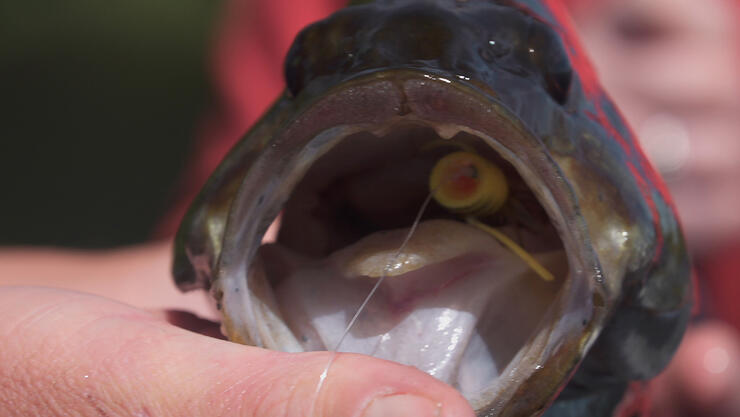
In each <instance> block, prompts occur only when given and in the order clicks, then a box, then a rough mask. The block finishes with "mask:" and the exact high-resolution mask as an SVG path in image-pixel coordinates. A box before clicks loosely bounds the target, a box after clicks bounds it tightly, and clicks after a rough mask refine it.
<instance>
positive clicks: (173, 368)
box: [0, 287, 473, 417]
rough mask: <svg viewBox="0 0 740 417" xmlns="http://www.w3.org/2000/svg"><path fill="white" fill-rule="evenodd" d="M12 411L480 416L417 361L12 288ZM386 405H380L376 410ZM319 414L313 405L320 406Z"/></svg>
mask: <svg viewBox="0 0 740 417" xmlns="http://www.w3.org/2000/svg"><path fill="white" fill-rule="evenodd" d="M0 317H2V320H0V415H3V416H25V415H70V414H71V415H82V416H101V415H105V416H113V415H122V416H175V415H187V416H194V417H198V416H233V415H244V416H250V417H268V416H269V417H288V416H290V417H308V412H309V410H310V409H311V405H312V402H313V400H314V399H316V404H315V408H314V416H323V417H340V416H341V417H355V416H356V417H362V416H368V417H375V416H385V417H392V416H396V415H398V416H401V415H403V416H420V417H421V416H440V417H452V416H455V417H472V416H473V413H472V411H471V409H470V407H469V406H468V405H467V403H466V402H465V400H464V399H463V398H462V397H461V396H460V395H459V394H458V393H457V392H456V391H454V390H453V389H452V388H450V387H449V386H447V385H445V384H442V383H441V382H439V381H437V380H435V379H434V378H432V377H430V376H428V375H426V374H423V373H421V372H419V371H418V370H415V369H413V368H411V367H406V366H402V365H399V364H395V363H392V362H387V361H382V360H378V359H374V358H370V357H366V356H361V355H344V354H342V355H338V356H337V358H336V360H335V362H334V365H333V366H332V367H331V369H330V371H329V373H328V376H327V377H326V380H325V383H324V384H323V388H322V390H321V392H320V393H319V394H318V395H316V387H317V385H316V384H317V382H318V379H319V376H320V374H321V373H322V372H323V371H324V368H325V366H326V363H327V361H328V359H329V356H328V355H329V354H328V353H326V352H317V353H303V354H288V353H280V352H271V351H266V350H262V349H258V348H254V347H247V346H241V345H237V344H234V343H230V342H226V341H222V340H217V339H213V338H209V337H204V336H201V335H198V334H195V333H192V332H188V331H185V330H182V329H179V328H177V327H174V326H171V325H169V324H167V323H164V322H163V321H162V320H161V319H160V318H157V317H155V316H154V315H151V314H149V313H147V312H144V311H140V310H136V309H134V308H131V307H128V306H125V305H122V304H118V303H116V302H113V301H109V300H106V299H103V298H98V297H95V296H90V295H85V294H80V293H72V292H65V291H61V290H53V289H42V288H23V287H15V288H0ZM373 413H374V414H373ZM314 416H311V417H314Z"/></svg>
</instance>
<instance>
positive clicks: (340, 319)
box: [263, 220, 565, 397]
mask: <svg viewBox="0 0 740 417" xmlns="http://www.w3.org/2000/svg"><path fill="white" fill-rule="evenodd" d="M406 233H407V230H405V229H397V230H392V231H387V232H376V233H374V234H371V235H370V236H367V237H366V238H363V239H362V240H360V241H358V242H356V243H355V244H353V245H351V246H349V247H346V248H344V249H341V250H339V251H336V252H334V253H332V254H331V255H330V256H329V257H327V258H325V259H322V260H311V259H306V258H304V257H301V256H300V255H297V254H295V253H291V252H290V251H289V250H286V249H284V248H281V247H280V246H279V245H272V246H269V247H264V248H263V253H264V252H270V253H269V255H266V256H267V257H269V258H271V260H272V261H273V262H281V263H282V264H283V265H284V266H285V268H284V276H282V277H280V284H279V285H278V286H277V288H276V289H275V294H276V297H277V300H278V304H279V306H280V310H281V312H282V314H283V318H284V320H285V321H286V323H287V324H288V326H289V327H290V328H291V329H292V330H293V332H294V334H295V335H296V337H297V339H298V340H299V341H300V343H301V344H302V345H303V347H304V349H306V350H330V349H334V348H336V347H337V344H338V342H339V340H340V338H341V337H342V334H343V333H344V331H345V329H346V327H347V324H348V323H349V322H350V320H351V318H352V316H353V315H354V314H355V312H356V311H357V309H358V306H360V305H361V303H362V301H363V300H364V298H365V297H366V296H367V294H368V293H369V291H370V289H371V288H372V286H373V285H374V284H375V282H376V280H378V279H380V278H381V276H382V275H383V270H384V269H385V268H386V265H387V264H388V262H389V261H390V260H392V259H393V258H394V255H395V253H396V250H397V248H398V247H399V246H400V245H401V243H402V241H403V239H404V238H405V235H406ZM537 258H538V260H539V261H540V262H541V263H542V264H543V265H545V266H546V267H548V268H550V269H551V270H553V271H557V272H560V273H561V274H562V273H563V269H564V267H565V265H564V262H565V259H564V255H563V253H562V252H561V251H554V252H548V253H543V254H539V255H537ZM387 275H388V276H387V277H386V278H385V279H384V281H383V283H382V284H381V285H380V287H379V288H378V291H377V293H376V294H375V295H374V297H372V298H371V299H370V302H369V303H368V304H367V307H366V309H365V311H364V312H363V314H361V316H360V318H359V319H358V321H357V322H356V323H355V325H354V326H353V327H352V328H351V329H350V331H349V332H348V333H347V336H346V337H345V339H344V340H343V342H342V344H341V346H339V349H338V350H339V351H345V352H355V353H363V354H367V355H372V356H375V357H378V358H382V359H388V360H392V361H396V362H399V363H403V364H406V365H411V366H414V367H416V368H418V369H420V370H422V371H424V372H427V373H428V374H430V375H433V376H435V377H437V378H438V379H440V380H442V381H444V382H446V383H448V384H450V385H452V386H454V387H456V388H457V389H459V390H460V391H461V392H462V393H463V395H465V396H468V397H469V396H473V395H475V394H476V393H478V392H480V391H481V390H483V389H485V388H486V387H487V386H488V385H490V384H491V383H492V381H494V380H495V379H496V378H497V377H498V375H499V374H500V372H501V371H502V370H503V369H504V368H505V367H506V365H507V364H508V363H509V361H511V359H512V358H513V357H514V355H515V354H516V352H517V351H518V350H519V349H520V348H521V347H522V346H524V344H525V343H526V341H527V339H528V338H529V336H530V335H531V334H532V332H533V331H534V330H535V328H536V326H537V325H538V324H539V322H540V320H541V319H542V317H543V316H544V314H545V312H546V310H547V308H548V307H549V305H550V304H551V302H552V300H553V298H554V295H555V294H556V293H557V289H558V288H559V285H560V283H559V282H545V281H544V280H542V279H541V278H540V277H539V276H538V275H537V274H535V273H534V272H533V271H532V270H531V269H530V268H529V266H528V265H527V264H526V263H525V262H523V261H522V260H521V259H519V258H517V257H514V256H512V254H511V253H510V252H509V251H508V250H507V249H506V248H504V247H502V246H501V245H500V244H499V243H498V242H497V241H496V240H494V239H493V238H492V237H491V236H489V235H488V234H486V233H484V232H482V231H480V230H478V229H476V228H474V227H472V226H469V225H466V224H464V223H461V222H455V221H451V220H428V221H425V222H423V223H421V224H420V225H419V227H418V229H417V231H416V233H415V234H414V235H413V237H412V238H411V240H410V241H409V243H408V245H407V246H406V249H405V250H404V251H403V253H402V255H401V256H399V257H398V262H397V263H396V264H395V265H393V266H392V267H391V269H390V270H389V273H388V274H387ZM561 276H562V275H561Z"/></svg>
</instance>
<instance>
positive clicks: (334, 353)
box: [308, 190, 436, 417]
mask: <svg viewBox="0 0 740 417" xmlns="http://www.w3.org/2000/svg"><path fill="white" fill-rule="evenodd" d="M435 191H436V190H432V191H430V192H429V194H428V195H427V197H426V198H425V199H424V202H423V203H422V204H421V207H419V211H418V212H417V213H416V218H414V222H413V223H412V224H411V228H409V231H408V233H406V237H405V238H404V240H403V242H402V243H401V245H400V246H399V247H398V249H396V252H395V253H394V254H393V256H392V257H391V258H390V259H389V260H388V262H387V263H386V264H385V267H384V268H383V272H382V273H381V275H380V278H378V280H377V281H376V282H375V285H373V288H372V289H371V290H370V292H369V293H368V294H367V296H366V297H365V299H364V300H363V301H362V304H360V307H359V308H358V309H357V311H356V312H355V314H354V316H352V319H351V320H350V321H349V323H348V324H347V327H345V329H344V332H343V333H342V336H341V337H340V338H339V341H337V343H336V344H335V345H334V348H333V349H332V350H330V351H329V352H331V354H330V356H329V361H328V362H327V363H326V367H325V368H324V371H323V372H322V373H321V375H320V376H319V382H318V384H317V385H316V392H315V393H314V397H313V400H312V401H311V409H310V412H309V414H308V416H309V417H313V415H314V411H315V409H316V401H317V400H318V398H319V394H321V389H322V388H323V387H324V381H326V377H327V375H328V374H329V369H331V366H332V365H333V364H334V360H335V359H336V357H337V353H338V352H339V348H340V347H341V346H342V342H344V339H345V338H346V337H347V335H348V334H349V332H350V331H351V330H352V327H354V325H355V323H356V322H357V319H358V318H359V317H360V314H362V312H363V311H364V310H365V308H366V307H367V304H368V303H369V302H370V300H371V299H372V298H373V296H374V295H375V292H376V291H378V288H379V287H380V285H381V284H382V283H383V281H385V278H386V277H387V276H388V274H389V273H390V272H391V270H392V268H393V267H394V266H396V265H398V259H399V258H400V256H401V254H402V253H403V251H404V249H406V245H408V243H409V241H410V240H411V237H413V236H414V234H415V233H416V229H417V228H418V226H419V223H420V222H421V217H422V216H423V215H424V212H425V211H426V209H427V206H429V202H431V201H432V197H433V195H434V192H435Z"/></svg>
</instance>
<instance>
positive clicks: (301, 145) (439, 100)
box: [212, 71, 606, 415]
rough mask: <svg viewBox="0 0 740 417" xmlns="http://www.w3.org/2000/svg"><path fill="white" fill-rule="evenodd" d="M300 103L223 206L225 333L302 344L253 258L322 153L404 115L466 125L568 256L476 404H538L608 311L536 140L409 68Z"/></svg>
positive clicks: (560, 187)
mask: <svg viewBox="0 0 740 417" xmlns="http://www.w3.org/2000/svg"><path fill="white" fill-rule="evenodd" d="M297 105H301V106H303V107H301V108H299V109H295V108H293V109H288V110H290V111H296V110H297V113H298V114H297V116H295V117H293V118H288V119H287V120H284V121H283V122H281V124H280V127H279V128H276V129H274V130H271V131H270V132H269V133H270V135H271V136H272V138H271V139H270V142H269V143H270V145H269V146H268V147H266V148H265V149H264V150H263V151H262V152H261V154H260V155H259V156H258V157H257V158H256V159H255V160H254V163H253V164H252V166H251V167H250V168H249V169H248V170H247V171H245V174H244V177H243V180H241V184H240V185H239V188H238V191H237V192H236V193H235V195H234V197H233V200H232V201H231V204H230V209H229V211H228V218H227V221H226V225H225V227H224V228H223V236H221V239H220V241H221V242H223V247H222V249H220V251H219V253H218V255H217V256H215V257H214V259H218V260H219V261H218V263H217V264H215V265H214V268H213V271H212V272H213V282H212V292H213V293H214V295H215V296H216V298H217V299H218V301H219V304H220V305H221V309H222V312H223V313H224V330H225V332H226V334H227V336H229V338H230V339H232V340H235V341H239V342H243V343H249V344H254V345H257V346H263V347H269V348H274V349H282V350H287V351H302V350H303V349H304V348H303V347H302V346H301V344H300V343H297V342H296V340H295V337H294V335H293V332H292V331H291V329H290V328H289V327H288V326H287V325H286V324H285V323H284V321H283V320H281V319H280V313H279V312H280V307H279V305H278V303H277V301H276V300H275V298H274V296H273V294H272V293H271V287H270V285H269V283H268V282H267V281H266V280H265V279H261V278H260V277H264V276H265V274H264V273H263V272H260V271H259V268H261V266H260V265H259V263H255V262H254V261H255V259H256V255H257V250H258V247H259V242H260V240H261V237H262V235H263V234H264V232H265V230H266V229H267V227H268V226H269V224H270V223H271V222H272V221H273V220H274V219H275V217H276V216H277V214H278V213H279V211H280V210H281V209H282V207H283V206H284V205H285V203H286V201H288V199H289V197H290V195H291V192H292V190H293V189H294V188H295V187H296V186H297V184H298V183H299V181H300V180H301V179H302V178H303V176H304V175H305V173H306V172H307V171H308V170H309V169H310V168H311V166H312V165H313V164H314V162H315V161H316V160H317V159H318V158H319V157H321V156H322V155H323V154H325V153H326V152H328V151H329V150H330V149H332V148H333V147H334V146H336V145H337V144H338V143H340V142H341V141H342V139H343V138H346V137H347V136H349V135H352V134H354V133H357V132H372V133H373V134H375V135H378V136H382V135H384V134H386V133H387V132H389V131H391V130H392V129H393V128H395V127H396V126H398V125H399V124H404V123H415V124H421V125H424V126H428V127H431V128H433V129H434V130H435V131H436V132H437V133H438V135H439V136H440V137H442V138H445V137H451V136H454V135H455V134H456V133H457V132H460V131H462V132H467V133H470V134H472V135H475V136H476V137H478V138H480V139H481V140H482V141H483V142H485V144H486V145H487V146H489V147H490V148H491V149H493V150H495V151H496V152H497V153H498V154H499V155H500V156H501V157H502V158H503V159H505V160H506V161H508V162H509V163H511V165H513V166H514V168H515V169H516V171H517V172H518V174H519V175H520V176H521V177H522V178H523V180H524V181H525V182H526V183H527V185H528V186H529V187H530V189H531V190H532V192H533V193H534V194H535V195H536V197H537V199H538V200H539V202H540V204H541V205H542V206H543V208H544V209H545V211H546V212H547V214H548V216H549V218H550V221H551V222H552V224H553V225H554V226H555V228H556V229H557V230H558V233H559V235H560V239H561V240H562V244H563V246H564V248H565V252H566V254H567V263H568V265H569V273H568V276H567V278H566V279H565V280H564V282H563V284H562V288H561V290H560V294H559V296H558V297H557V299H556V300H555V302H554V303H553V305H552V306H551V307H550V312H549V313H548V314H549V316H550V317H551V318H552V320H549V321H546V322H545V323H543V324H542V325H541V326H540V327H539V330H538V331H536V332H535V335H534V336H533V337H532V338H531V339H530V340H529V342H528V344H527V345H526V346H525V347H524V348H522V349H521V350H519V351H518V352H517V353H516V354H515V355H514V357H513V358H512V360H511V362H510V363H509V365H508V368H507V369H506V372H504V373H503V376H502V377H500V378H499V379H498V380H497V383H496V386H495V387H491V389H490V390H488V391H486V392H485V393H484V395H482V396H481V397H480V398H478V399H477V400H476V402H477V403H476V404H474V406H475V407H476V409H478V410H487V411H489V412H490V413H491V414H490V415H509V414H516V415H520V414H523V413H525V412H526V410H530V411H532V410H537V409H538V408H537V407H540V408H541V407H543V406H544V404H546V403H547V401H549V399H550V398H551V397H552V396H554V395H555V394H556V393H557V390H558V388H559V387H560V386H562V385H563V384H564V383H565V382H566V380H567V378H568V375H569V374H570V372H571V370H572V369H574V368H575V366H576V365H577V363H578V361H579V360H580V359H581V358H582V356H583V354H584V352H585V351H586V350H587V349H588V347H589V346H590V344H591V343H592V342H593V340H594V339H595V337H596V335H597V334H598V331H599V329H600V328H601V326H602V325H603V322H604V320H605V310H606V309H605V308H604V306H595V305H594V302H593V301H594V300H600V299H601V300H603V299H604V297H603V294H601V293H602V292H603V289H602V288H600V286H599V285H598V283H597V281H596V280H595V279H593V277H594V276H595V275H597V274H598V271H599V270H600V267H599V263H598V259H597V258H596V255H595V253H594V251H593V249H592V248H591V247H590V246H589V245H588V239H587V238H586V237H585V236H586V230H585V225H584V224H583V222H582V219H581V217H580V216H579V213H578V206H577V202H576V201H575V199H574V197H573V194H572V190H570V188H569V186H568V184H567V181H563V175H562V173H561V172H560V170H559V168H558V167H557V165H556V164H554V163H553V161H552V158H550V157H549V155H548V153H547V150H546V149H545V147H544V146H543V145H542V143H541V142H540V141H539V140H537V139H536V138H535V137H533V136H532V135H531V134H530V133H529V132H528V131H527V129H526V128H525V127H523V126H522V125H521V124H520V123H519V122H518V120H517V119H516V118H514V117H513V116H511V114H510V112H508V111H507V110H506V109H505V107H504V106H503V105H501V104H500V103H497V102H496V101H495V100H493V99H492V98H491V97H490V96H489V95H486V94H483V93H481V92H480V91H478V90H476V89H475V88H474V87H471V86H470V85H467V84H462V83H459V82H456V81H450V80H446V79H439V78H436V77H432V76H428V75H425V74H421V73H416V72H414V71H406V72H388V73H377V74H371V75H368V76H366V77H361V78H358V79H356V80H353V81H352V82H350V83H347V84H343V85H342V86H339V87H336V88H334V89H332V90H330V91H329V92H328V93H327V94H324V95H322V96H321V97H318V98H316V99H314V100H311V102H310V103H305V102H304V103H302V104H301V103H299V104H297ZM257 131H258V132H259V129H257ZM263 133H264V131H263ZM247 140H253V141H257V140H262V141H265V140H266V139H265V138H248V139H247ZM246 219H249V221H247V220H246ZM524 392H527V393H528V394H527V395H523V394H522V393H524ZM532 412H534V411H532Z"/></svg>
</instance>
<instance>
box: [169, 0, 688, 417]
mask: <svg viewBox="0 0 740 417" xmlns="http://www.w3.org/2000/svg"><path fill="white" fill-rule="evenodd" d="M356 3H359V4H356V5H352V6H350V7H347V8H345V9H343V10H341V11H339V12H337V13H335V14H334V15H332V16H331V17H329V18H327V19H325V20H323V21H320V22H317V23H315V24H313V25H311V26H309V27H307V28H306V29H304V30H303V31H302V32H301V33H300V34H299V35H298V37H297V38H296V40H295V42H294V44H293V46H292V47H291V49H290V51H289V53H288V56H287V58H286V64H285V76H286V82H287V90H286V91H285V93H284V94H283V96H282V97H280V98H279V99H278V101H277V102H276V103H275V104H274V106H273V107H272V108H271V109H270V110H269V111H268V112H267V114H266V115H265V116H264V117H263V118H262V119H261V120H260V121H259V122H258V123H257V124H256V125H255V126H254V127H253V128H252V129H251V130H250V131H249V132H248V133H247V134H246V135H245V137H244V138H243V139H242V140H241V141H240V142H239V143H238V144H237V145H236V146H235V147H234V148H233V149H232V150H231V152H230V153H229V155H228V156H227V157H226V159H225V160H224V161H223V162H222V163H221V165H220V166H219V167H218V168H217V169H216V171H215V172H214V174H213V175H212V177H211V179H210V180H209V182H208V183H207V185H206V186H205V187H204V189H203V191H202V192H201V194H200V195H199V197H198V198H197V199H196V201H195V202H194V203H193V205H192V207H191V209H190V211H189V213H188V215H187V216H186V218H185V220H184V221H183V224H182V225H181V228H180V230H179V232H178V235H177V239H176V246H175V263H174V268H173V271H174V276H175V280H176V282H177V284H178V286H179V287H180V288H181V289H183V290H189V289H195V288H205V289H208V290H209V291H210V292H211V294H212V296H213V298H214V300H215V302H216V303H217V306H218V308H219V310H220V311H221V313H222V314H223V326H222V327H223V331H224V333H225V334H226V335H227V336H228V338H229V339H231V340H233V341H236V342H240V343H245V344H251V345H255V346H260V347H264V348H269V349H276V350H283V351H290V352H302V351H307V350H330V349H335V348H337V346H338V347H339V350H349V351H353V352H359V353H366V354H372V355H375V356H378V357H382V358H386V359H390V360H396V361H399V362H402V363H406V364H409V365H413V366H416V367H418V368H419V369H422V370H424V371H426V372H428V373H430V374H432V375H434V376H436V377H438V378H440V379H442V380H443V381H445V382H447V383H450V384H451V385H453V386H454V387H456V388H457V389H459V390H460V391H461V392H462V393H463V395H464V396H465V397H466V398H467V399H468V401H469V402H470V403H471V405H472V406H473V408H474V409H475V410H476V412H477V413H478V415H481V416H520V415H538V414H541V413H543V412H544V411H545V410H546V409H547V408H548V407H550V406H552V409H553V410H558V409H559V408H558V407H561V408H562V407H566V408H567V407H571V408H572V407H576V406H578V405H574V404H576V403H578V402H584V401H585V402H589V401H590V402H592V403H593V404H598V407H600V408H598V407H597V406H594V407H597V408H592V410H601V411H594V412H593V413H592V414H591V415H609V414H608V413H611V410H612V409H613V408H614V407H615V406H616V405H617V403H618V402H619V400H620V399H621V397H622V394H623V393H624V389H625V387H626V385H627V384H628V383H629V382H630V381H633V380H644V379H649V378H651V377H652V376H654V375H656V374H657V373H658V372H659V371H660V370H662V369H663V367H665V365H666V364H667V362H668V361H669V360H670V358H671V356H672V354H673V352H674V351H675V349H676V348H677V346H678V344H679V342H680V339H681V336H682V334H683V332H684V330H685V326H686V323H687V320H688V317H689V314H690V310H691V286H690V285H689V282H690V280H689V276H690V264H689V258H688V255H687V252H686V247H685V242H684V240H683V236H682V233H681V229H680V225H679V223H678V220H677V217H676V214H675V210H674V208H673V206H672V202H671V200H670V197H669V196H668V194H667V192H666V189H665V187H664V185H663V183H662V181H661V179H660V178H659V177H658V176H657V174H656V173H655V171H654V170H653V169H652V167H651V166H650V164H649V163H648V162H647V160H646V159H645V157H644V155H643V153H642V151H641V150H640V148H639V146H638V144H637V142H636V139H635V137H634V136H633V135H632V133H631V131H630V130H629V128H628V127H627V126H626V124H625V122H624V121H623V120H622V118H621V116H620V115H619V113H618V111H617V110H616V108H615V107H614V105H613V104H612V102H611V101H610V100H609V98H608V97H607V96H606V95H605V94H604V93H603V92H602V90H601V89H600V88H599V86H598V84H597V83H596V80H595V77H594V76H593V73H592V71H591V70H590V66H589V65H588V62H587V60H586V59H585V58H584V57H583V55H582V52H581V51H580V49H579V48H578V45H577V41H576V40H575V38H574V37H573V35H572V32H571V31H570V28H569V26H568V23H567V18H565V17H564V16H563V14H562V11H561V8H560V7H559V6H557V4H555V3H554V2H552V1H544V2H539V1H475V0H468V1H459V0H458V1H453V0H446V1H444V0H438V1H391V0H385V1H383V0H378V1H375V2H356ZM461 149H463V150H465V151H467V152H469V153H473V154H476V155H479V156H480V157H482V158H484V159H486V160H488V161H490V162H491V163H492V164H494V165H496V166H498V167H499V168H500V171H501V172H502V173H503V176H504V178H505V179H506V182H507V184H508V185H507V186H508V198H507V200H506V203H504V204H503V207H502V208H501V209H500V210H498V211H497V212H495V213H493V212H485V213H478V216H477V217H479V218H477V219H476V220H475V221H476V222H478V223H480V224H484V227H488V228H491V229H495V230H498V231H499V232H500V233H501V234H504V235H506V236H508V238H509V239H510V240H513V241H516V243H517V245H518V246H519V247H520V248H522V249H523V251H524V252H526V253H528V254H530V255H531V256H532V257H533V258H534V259H535V261H534V262H536V263H538V264H540V265H543V266H544V268H545V269H548V270H550V271H552V272H553V273H554V276H555V279H554V280H553V281H551V282H547V281H544V280H542V279H541V278H540V277H538V276H537V274H535V273H533V271H532V269H533V268H531V263H530V264H528V263H527V262H523V261H522V259H523V258H521V257H519V256H517V255H515V254H513V252H512V251H511V250H510V249H511V248H510V247H509V248H506V247H504V246H502V245H501V244H500V240H497V239H494V238H493V237H492V236H491V235H490V234H488V233H486V232H485V231H484V230H483V229H482V228H481V227H475V226H473V225H471V223H470V222H467V223H466V222H465V219H464V218H463V217H462V216H461V215H460V213H456V212H454V211H450V210H448V209H447V207H445V206H444V205H443V204H440V203H438V202H437V201H435V200H434V199H431V200H430V198H429V197H430V196H431V197H433V196H434V193H435V190H434V189H430V188H429V177H430V175H431V172H432V171H433V170H434V169H435V166H436V164H437V163H438V161H439V160H440V159H441V158H443V157H444V156H445V155H448V154H450V153H452V152H455V151H459V150H461ZM428 200H430V201H431V202H429V201H428ZM417 217H418V219H416V218H417ZM277 218H279V219H280V231H279V233H278V238H277V242H275V243H273V244H267V245H263V244H261V242H262V238H263V236H264V234H265V232H266V230H267V229H268V227H269V226H270V225H271V224H273V223H274V222H275V220H276V219H277ZM419 220H420V221H419ZM468 220H469V219H468ZM379 279H383V280H384V281H383V282H382V284H379V281H378V280H379ZM375 284H378V286H377V293H376V295H375V296H374V298H372V299H371V300H370V302H369V303H368V304H367V305H366V310H365V311H364V312H363V313H362V314H361V315H360V319H359V320H358V321H357V323H356V325H355V326H354V327H353V328H351V329H350V330H349V331H348V333H347V335H343V334H342V333H343V331H344V330H345V327H346V325H347V324H348V323H349V321H350V319H351V318H352V315H353V314H354V312H355V311H356V310H357V308H358V307H359V305H360V303H362V301H363V297H364V295H366V294H367V293H368V292H369V291H370V289H371V288H373V287H374V286H375ZM339 342H344V344H340V343H339ZM555 413H556V411H552V412H551V414H548V415H557V414H555ZM599 413H603V414H599Z"/></svg>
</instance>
